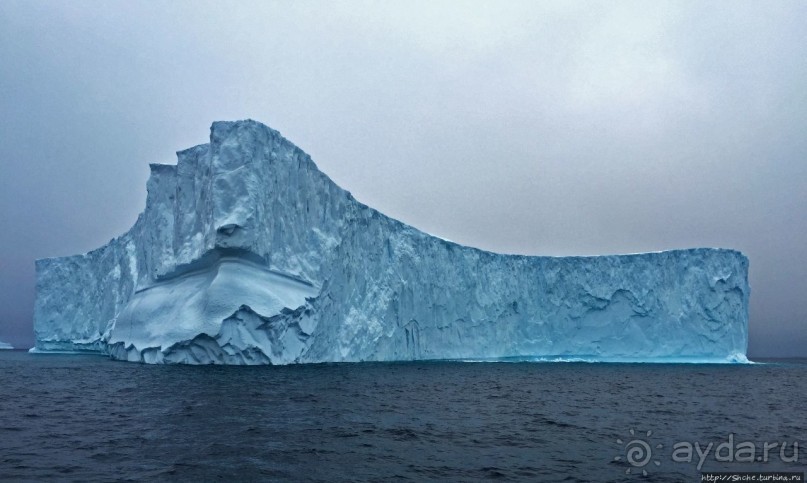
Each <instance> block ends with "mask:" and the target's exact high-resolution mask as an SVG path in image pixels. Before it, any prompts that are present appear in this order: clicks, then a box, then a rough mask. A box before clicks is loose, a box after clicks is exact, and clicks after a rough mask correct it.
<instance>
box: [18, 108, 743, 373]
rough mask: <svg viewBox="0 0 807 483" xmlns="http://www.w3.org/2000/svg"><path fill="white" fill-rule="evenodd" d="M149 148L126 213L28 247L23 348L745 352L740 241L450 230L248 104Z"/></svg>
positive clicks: (317, 358) (735, 357) (443, 355)
mask: <svg viewBox="0 0 807 483" xmlns="http://www.w3.org/2000/svg"><path fill="white" fill-rule="evenodd" d="M177 155H178V163H177V164H176V165H161V164H152V165H151V177H150V178H149V181H148V195H147V201H146V209H145V211H144V212H143V213H142V214H141V215H140V216H139V218H138V219H137V221H136V222H135V224H134V226H133V227H132V228H131V229H130V230H129V231H128V232H127V233H125V234H124V235H122V236H120V237H118V238H115V239H114V240H111V241H110V242H109V243H108V244H107V245H106V246H104V247H101V248H99V249H97V250H93V251H91V252H89V253H86V254H83V255H76V256H70V257H64V258H50V259H43V260H38V261H37V262H36V274H37V296H36V304H35V314H34V328H35V332H36V347H35V348H34V349H32V350H33V351H94V352H106V353H108V354H109V355H110V356H111V357H113V358H115V359H123V360H129V361H141V362H148V363H190V364H204V363H222V364H288V363H304V362H326V361H371V360H376V361H389V360H413V359H501V358H525V359H532V358H535V359H541V358H549V359H552V358H583V359H594V360H639V361H670V360H697V361H714V362H718V361H744V360H745V351H746V346H747V321H748V297H749V287H748V282H747V272H748V260H747V258H746V257H745V256H743V255H742V254H741V253H739V252H737V251H733V250H725V249H703V248H699V249H691V250H676V251H668V252H659V253H646V254H638V255H619V256H599V257H563V258H558V257H539V256H520V255H500V254H496V253H490V252H486V251H482V250H478V249H475V248H470V247H465V246H461V245H458V244H455V243H452V242H449V241H445V240H442V239H440V238H437V237H433V236H430V235H428V234H426V233H423V232H421V231H418V230H417V229H415V228H413V227H411V226H408V225H406V224H404V223H401V222H399V221H397V220H394V219H392V218H389V217H387V216H384V215H383V214H381V213H379V212H378V211H376V210H374V209H372V208H369V207H367V206H365V205H364V204H362V203H360V202H358V201H356V200H355V199H354V198H353V196H351V194H350V193H349V192H347V191H345V190H343V189H341V188H340V187H338V186H337V185H336V184H335V183H334V182H333V181H331V180H330V178H328V177H327V176H326V175H325V174H323V173H322V172H321V171H319V169H317V166H316V165H315V164H314V162H313V161H312V160H311V158H310V157H309V156H308V155H306V154H305V153H304V152H303V151H301V150H300V149H299V148H297V147H296V146H294V145H293V144H292V143H290V142H289V141H287V140H286V139H285V138H283V137H282V136H281V135H280V134H279V133H278V132H277V131H274V130H272V129H270V128H268V127H266V126H264V125H262V124H260V123H258V122H254V121H238V122H216V123H213V126H212V127H211V132H210V143H208V144H203V145H200V146H196V147H193V148H190V149H187V150H185V151H181V152H179V153H178V154H177Z"/></svg>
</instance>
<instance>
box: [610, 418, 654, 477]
mask: <svg viewBox="0 0 807 483" xmlns="http://www.w3.org/2000/svg"><path fill="white" fill-rule="evenodd" d="M630 435H631V440H630V441H628V442H627V443H625V442H623V441H622V440H621V439H617V440H616V442H617V443H619V444H624V445H625V457H624V458H623V457H622V455H620V456H617V457H615V458H614V461H622V460H623V459H624V460H625V461H627V462H628V464H630V465H631V467H630V468H628V469H627V470H625V474H626V475H629V474H631V473H632V471H631V470H633V469H634V468H636V469H637V470H638V469H639V468H641V469H642V476H647V470H646V469H645V466H647V465H648V463H650V461H651V460H652V461H653V464H654V465H656V466H660V465H661V462H660V461H659V460H657V459H653V448H651V447H650V443H648V442H647V440H646V439H644V438H650V436H652V435H653V431H648V432H647V433H646V434H645V436H644V437H641V436H640V437H636V432H635V431H634V430H633V429H631V430H630ZM663 447H664V445H663V444H661V443H659V444H657V445H656V446H655V448H656V449H661V448H663Z"/></svg>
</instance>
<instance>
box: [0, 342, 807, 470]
mask: <svg viewBox="0 0 807 483" xmlns="http://www.w3.org/2000/svg"><path fill="white" fill-rule="evenodd" d="M805 396H807V360H804V359H795V360H777V361H765V363H763V364H753V365H699V364H596V363H526V362H525V363H462V362H418V363H360V364H317V365H300V366H285V367H222V366H177V365H175V366H150V365H140V364H133V363H126V362H115V361H111V360H109V359H107V358H105V357H103V356H87V355H57V354H54V355H34V354H28V353H25V352H20V351H0V480H13V481H18V480H21V481H25V480H32V481H33V480H36V481H41V480H58V481H114V480H149V481H272V480H281V481H310V480H315V481H357V480H358V481H391V480H393V481H394V480H398V481H478V480H488V479H496V480H498V481H567V482H573V481H700V474H701V471H707V470H708V471H717V470H722V471H782V470H784V471H800V472H803V471H804V470H805V467H807V409H805V408H807V402H806V401H805V399H807V398H805ZM631 431H633V432H632V433H631ZM696 443H697V444H698V445H699V448H700V449H701V452H703V450H705V449H706V448H708V447H709V446H708V445H709V443H712V447H711V450H710V451H709V453H708V454H706V456H705V457H703V458H700V457H699V454H698V452H697V451H695V450H694V449H693V451H692V457H691V461H687V460H686V451H685V450H686V445H687V444H689V445H690V447H691V448H694V446H695V444H696ZM729 443H731V444H729ZM765 443H768V444H769V445H770V444H773V443H778V445H777V446H776V447H775V448H774V449H769V451H768V454H767V456H765V454H764V451H763V445H764V444H765ZM720 444H723V448H722V451H721V457H722V458H723V459H726V458H728V457H729V447H731V448H732V454H731V455H730V456H731V459H730V460H727V461H723V462H719V461H718V460H717V458H716V455H715V448H716V447H717V446H718V445H720ZM741 444H742V446H741ZM749 444H751V445H754V448H753V449H752V451H753V454H752V455H751V459H753V460H755V461H753V462H749V461H747V460H748V457H749V448H750V446H749ZM795 444H798V449H796V448H795ZM782 445H784V446H785V452H784V454H782V453H781V452H780V448H781V447H782ZM632 448H639V449H640V451H639V450H636V449H632ZM674 448H678V450H679V453H678V454H677V460H674V459H673V456H674ZM682 448H683V450H682ZM741 450H742V451H741ZM680 451H683V453H681V452H680ZM799 451H801V453H800V452H799ZM802 453H804V454H802ZM738 459H740V461H737V460H738ZM699 460H702V462H701V461H699ZM756 460H761V461H756ZM701 463H702V464H701ZM699 464H701V467H700V469H699V468H698V465H699ZM628 470H630V472H628ZM643 471H645V472H647V476H643V475H642V472H643Z"/></svg>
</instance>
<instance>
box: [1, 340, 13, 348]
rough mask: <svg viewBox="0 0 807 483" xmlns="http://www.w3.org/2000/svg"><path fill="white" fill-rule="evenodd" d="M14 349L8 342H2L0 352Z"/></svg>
mask: <svg viewBox="0 0 807 483" xmlns="http://www.w3.org/2000/svg"><path fill="white" fill-rule="evenodd" d="M13 348H14V347H12V346H11V344H9V343H8V342H3V341H1V340H0V350H2V349H13Z"/></svg>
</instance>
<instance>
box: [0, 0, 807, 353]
mask: <svg viewBox="0 0 807 483" xmlns="http://www.w3.org/2000/svg"><path fill="white" fill-rule="evenodd" d="M806 25H807V3H805V2H803V1H793V2H779V1H777V2H758V1H753V2H730V3H727V2H714V3H708V2H700V1H698V2H674V3H663V2H655V1H654V2H645V1H641V2H610V1H609V2H577V3H574V2H558V3H551V2H533V1H528V2H523V3H519V2H506V3H504V2H493V1H490V2H470V1H464V2H432V1H428V2H412V1H405V2H404V1H401V2H395V3H393V2H357V1H356V2H337V3H334V2H294V3H291V2H281V3H270V2H266V1H260V2H255V3H254V4H249V3H248V2H243V1H242V2H233V3H228V2H223V1H215V2H209V3H203V2H199V1H193V2H163V1H153V2H147V1H137V2H135V1H132V2H100V1H98V2H82V1H70V2H66V1H64V2H31V1H21V2H16V1H8V0H0V226H2V229H0V340H5V341H7V342H11V343H12V344H14V345H17V346H21V347H29V346H30V345H32V344H33V329H32V312H33V301H34V290H35V280H34V259H36V258H42V257H52V256H61V255H71V254H75V253H80V252H85V251H88V250H90V249H93V248H96V247H98V246H100V245H102V244H104V243H106V242H107V241H108V240H109V239H110V238H112V237H114V236H117V235H119V234H122V233H123V232H125V231H126V230H127V229H128V228H129V227H130V226H131V225H132V224H133V223H134V221H135V219H136V218H137V215H138V213H139V212H141V211H142V209H143V207H144V204H145V194H146V190H145V182H146V178H147V176H148V163H154V162H161V163H174V162H175V156H174V152H175V151H178V150H180V149H183V148H186V147H190V146H192V145H195V144H199V143H203V142H206V141H207V136H208V133H209V127H210V123H211V122H212V121H214V120H234V119H244V118H253V119H256V120H259V121H261V122H264V123H266V124H268V125H269V126H271V127H273V128H275V129H277V130H279V131H280V132H281V133H282V134H283V135H284V136H286V137H287V138H288V139H290V140H291V141H292V142H294V143H296V144H297V145H298V146H300V147H301V148H302V149H303V150H305V151H306V152H308V153H309V154H311V156H312V157H313V158H314V161H315V162H316V163H317V164H318V165H319V167H320V169H322V170H323V171H324V172H325V173H326V174H328V175H329V176H331V177H332V178H333V179H334V180H335V181H336V182H337V183H338V184H339V185H340V186H342V187H343V188H345V189H347V190H349V191H351V192H352V193H353V195H354V196H355V197H356V198H357V199H358V200H360V201H362V202H364V203H366V204H368V205H370V206H372V207H375V208H377V209H379V210H380V211H382V212H383V213H385V214H387V215H390V216H392V217H395V218H398V219H400V220H403V221H405V222H407V223H409V224H412V225H414V226H415V227H417V228H420V229H422V230H424V231H427V232H429V233H433V234H436V235H439V236H442V237H444V238H449V239H451V240H454V241H456V242H458V243H462V244H466V245H472V246H476V247H479V248H483V249H487V250H493V251H497V252H505V253H523V254H535V255H571V254H610V253H629V252H642V251H656V250H662V249H672V248H686V247H700V246H717V247H728V248H736V249H739V250H741V251H743V252H744V253H745V254H746V255H748V257H749V258H750V261H751V273H750V282H751V286H752V295H751V321H750V343H749V353H750V355H751V356H774V355H780V356H787V355H800V356H807V210H806V209H807V28H805V26H806Z"/></svg>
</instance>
